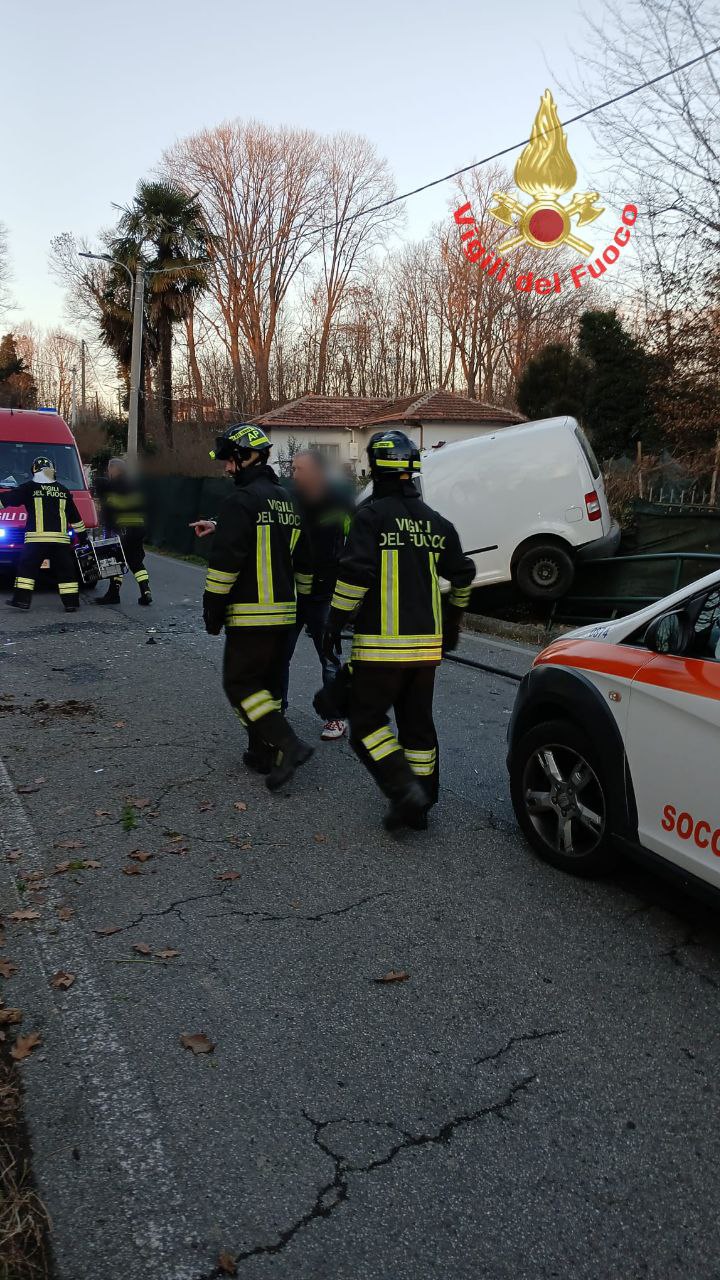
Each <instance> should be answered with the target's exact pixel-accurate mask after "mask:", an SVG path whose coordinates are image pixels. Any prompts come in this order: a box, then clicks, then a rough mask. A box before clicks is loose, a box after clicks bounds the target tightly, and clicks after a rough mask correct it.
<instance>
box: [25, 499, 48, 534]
mask: <svg viewBox="0 0 720 1280" xmlns="http://www.w3.org/2000/svg"><path fill="white" fill-rule="evenodd" d="M34 505H35V528H36V530H37V532H38V533H42V532H43V530H44V528H45V522H44V520H43V500H42V498H41V497H40V496H39V495H36V497H35V499H34ZM26 541H27V539H26Z"/></svg>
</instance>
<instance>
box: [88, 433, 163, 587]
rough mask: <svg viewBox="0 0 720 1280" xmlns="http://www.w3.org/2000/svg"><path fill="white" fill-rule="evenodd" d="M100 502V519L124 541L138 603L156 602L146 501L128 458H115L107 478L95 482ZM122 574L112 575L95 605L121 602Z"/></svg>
mask: <svg viewBox="0 0 720 1280" xmlns="http://www.w3.org/2000/svg"><path fill="white" fill-rule="evenodd" d="M95 493H96V496H97V498H98V501H99V503H100V520H101V523H102V526H103V528H104V529H105V531H106V532H107V533H116V534H117V535H118V537H119V538H120V541H121V543H122V549H123V552H124V554H125V559H126V560H127V563H128V568H129V570H130V572H131V573H132V574H133V575H134V577H135V581H136V582H137V584H138V586H139V588H140V597H139V599H138V604H142V605H149V604H152V595H151V593H150V578H149V575H148V571H147V569H146V568H145V501H144V498H143V495H142V491H141V489H140V487H139V486H138V485H137V484H135V483H133V481H132V480H131V478H130V476H129V474H128V467H127V463H126V462H125V460H124V458H111V459H110V461H109V462H108V468H107V477H102V476H101V477H99V478H98V479H97V480H96V481H95ZM121 586H122V575H119V576H118V577H117V578H111V579H110V582H109V584H108V589H107V591H106V593H105V595H104V596H100V598H99V599H98V600H96V601H95V604H119V603H120V588H121Z"/></svg>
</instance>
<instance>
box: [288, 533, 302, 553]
mask: <svg viewBox="0 0 720 1280" xmlns="http://www.w3.org/2000/svg"><path fill="white" fill-rule="evenodd" d="M299 537H300V530H299V529H293V530H292V531H291V533H290V555H292V553H293V551H294V550H295V548H296V546H297V544H298V538H299Z"/></svg>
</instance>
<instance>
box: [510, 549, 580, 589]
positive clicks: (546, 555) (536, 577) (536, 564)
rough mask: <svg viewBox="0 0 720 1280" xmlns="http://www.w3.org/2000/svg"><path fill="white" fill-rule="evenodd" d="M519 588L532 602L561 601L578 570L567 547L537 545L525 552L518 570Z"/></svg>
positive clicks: (516, 566)
mask: <svg viewBox="0 0 720 1280" xmlns="http://www.w3.org/2000/svg"><path fill="white" fill-rule="evenodd" d="M513 576H514V579H515V585H516V586H517V588H518V590H519V591H522V593H523V595H524V596H528V597H529V599H530V600H559V599H560V597H561V596H564V595H566V594H567V592H568V591H569V590H570V588H571V586H572V584H573V580H574V578H575V566H574V564H573V562H572V560H571V558H570V556H569V554H568V552H567V551H565V550H564V548H563V547H559V546H557V545H556V544H555V543H553V542H546V543H535V545H534V546H531V547H528V548H527V551H523V552H521V554H520V556H519V557H518V560H517V562H516V564H515V568H514V574H513Z"/></svg>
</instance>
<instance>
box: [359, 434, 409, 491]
mask: <svg viewBox="0 0 720 1280" xmlns="http://www.w3.org/2000/svg"><path fill="white" fill-rule="evenodd" d="M368 461H369V463H370V473H371V475H373V476H375V477H376V478H377V479H380V477H381V476H388V475H390V476H391V475H398V474H400V473H401V472H403V471H407V472H408V474H409V475H417V473H418V472H419V471H422V461H421V459H420V450H419V449H418V447H417V445H416V444H415V443H414V442H413V441H412V440H411V439H410V437H409V436H406V435H405V432H404V431H376V432H375V435H374V436H372V437H371V440H370V443H369V445H368Z"/></svg>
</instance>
